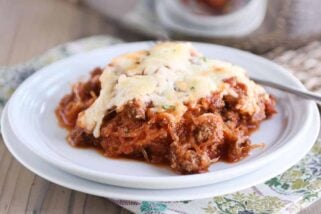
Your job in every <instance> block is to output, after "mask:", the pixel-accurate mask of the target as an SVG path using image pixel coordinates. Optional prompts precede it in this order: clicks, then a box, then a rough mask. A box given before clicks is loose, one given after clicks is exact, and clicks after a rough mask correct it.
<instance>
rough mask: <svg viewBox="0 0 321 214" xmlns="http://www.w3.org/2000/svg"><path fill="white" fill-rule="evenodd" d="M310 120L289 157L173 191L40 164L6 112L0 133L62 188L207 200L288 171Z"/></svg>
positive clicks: (307, 143)
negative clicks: (86, 176) (78, 174)
mask: <svg viewBox="0 0 321 214" xmlns="http://www.w3.org/2000/svg"><path fill="white" fill-rule="evenodd" d="M313 118H314V119H313V122H314V124H315V126H314V127H312V129H311V130H310V131H309V132H308V133H307V135H306V136H303V138H302V139H301V143H300V144H298V145H297V146H296V147H294V148H292V149H291V150H290V151H289V153H288V154H291V155H287V156H286V158H285V157H280V158H279V159H276V160H274V161H272V162H271V163H270V164H269V165H267V166H265V167H262V168H261V169H258V170H256V171H255V172H253V173H251V174H247V175H244V176H240V177H238V178H235V179H232V180H229V181H225V182H221V183H216V184H212V185H207V186H202V187H194V188H186V189H174V190H148V189H146V190H143V189H132V188H122V187H116V186H110V185H105V184H101V183H97V182H93V181H89V180H86V179H82V178H80V177H76V176H73V175H71V174H68V173H66V172H64V171H62V170H59V169H57V168H56V167H54V166H52V165H51V164H48V163H46V162H44V161H42V159H40V158H39V157H38V156H36V155H35V154H34V153H33V152H31V151H30V150H29V149H28V148H27V147H25V146H24V144H23V143H22V142H20V141H19V140H18V139H17V138H16V137H15V135H14V134H13V132H12V130H11V129H10V126H9V124H8V120H7V110H6V109H5V110H4V111H3V117H2V121H1V128H2V130H1V132H2V134H3V138H4V142H5V144H6V146H7V148H8V149H9V151H10V152H11V153H12V154H13V156H14V157H15V158H16V159H17V160H18V161H19V162H20V163H21V164H23V165H24V166H25V167H26V168H28V169H29V170H31V171H32V172H34V173H36V174H37V175H39V176H41V177H43V178H45V179H47V180H49V181H51V182H54V183H56V184H59V185H61V186H64V187H67V188H71V189H74V190H77V191H81V192H85V193H89V194H93V195H98V196H103V197H110V198H117V199H124V200H148V201H183V200H196V199H202V198H209V197H213V196H217V195H224V194H228V193H232V192H235V191H239V190H242V189H245V188H248V187H251V186H254V185H257V184H259V183H263V182H264V181H266V180H268V179H270V178H272V177H274V176H276V175H278V174H280V173H281V172H283V171H285V170H287V169H288V168H290V167H291V166H292V165H294V164H296V163H297V162H298V161H299V160H300V159H301V158H302V157H303V155H304V154H306V153H307V152H308V151H309V150H310V149H311V147H312V145H313V143H314V142H315V140H316V138H317V135H316V133H317V132H318V130H319V126H320V119H319V118H320V116H319V113H318V110H317V108H314V109H313Z"/></svg>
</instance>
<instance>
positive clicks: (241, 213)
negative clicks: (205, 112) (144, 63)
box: [0, 36, 321, 214]
mask: <svg viewBox="0 0 321 214" xmlns="http://www.w3.org/2000/svg"><path fill="white" fill-rule="evenodd" d="M121 42H122V41H121V40H118V39H116V38H112V37H109V36H94V37H90V38H86V39H81V40H77V41H74V42H70V43H67V44H64V45H61V46H58V47H56V48H54V49H51V50H49V51H48V52H46V53H45V54H43V55H42V56H40V57H38V58H34V59H32V60H31V61H29V62H27V63H24V64H21V65H17V66H12V67H0V112H1V110H2V108H3V107H4V104H5V103H6V101H7V100H8V98H9V97H10V95H11V94H12V92H13V91H14V90H15V88H16V87H17V86H18V85H19V84H20V83H21V82H22V81H23V80H24V79H26V78H27V77H28V76H29V75H31V74H32V73H34V72H35V71H37V70H38V69H40V68H41V67H43V66H45V65H47V64H50V63H52V62H54V61H57V60H59V59H62V58H65V57H68V56H70V55H73V54H76V53H80V52H85V51H89V50H92V49H95V48H99V47H104V46H109V45H112V44H116V43H121ZM320 143H321V141H320V140H318V141H317V142H316V143H315V145H314V147H313V149H312V150H311V151H310V152H309V154H307V155H306V156H305V158H304V159H303V160H301V161H300V162H299V163H298V164H297V165H295V166H293V167H292V168H291V169H289V170H288V171H286V172H284V173H283V174H281V175H279V176H277V177H274V178H272V179H270V180H268V181H266V182H265V183H262V184H260V185H257V186H253V187H251V188H248V189H245V190H242V191H239V192H235V193H232V194H227V195H222V196H217V197H212V198H207V199H202V200H194V201H177V202H149V201H126V200H116V199H111V200H112V201H113V202H115V203H117V204H118V205H120V206H122V207H124V208H126V209H128V210H130V211H132V212H134V213H145V214H147V213H148V214H154V213H155V214H156V213H157V214H170V213H171V214H172V213H178V214H184V213H222V214H223V213H230V214H234V213H235V214H256V213H296V212H298V211H299V210H301V209H303V208H305V207H307V206H309V205H310V204H311V203H313V202H314V201H316V200H317V199H319V198H321V145H320Z"/></svg>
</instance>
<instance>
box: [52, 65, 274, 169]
mask: <svg viewBox="0 0 321 214" xmlns="http://www.w3.org/2000/svg"><path fill="white" fill-rule="evenodd" d="M101 72H102V71H101V70H100V69H95V70H94V71H93V72H92V74H91V78H90V80H88V81H87V82H80V83H77V84H76V85H74V87H73V91H72V93H70V94H68V95H66V96H65V97H64V98H63V99H62V100H61V102H60V104H59V106H58V108H57V109H56V114H57V117H58V120H59V122H60V123H61V124H62V125H63V126H64V127H65V128H67V129H68V130H69V134H68V138H67V139H68V141H69V143H70V144H71V145H73V146H81V147H88V146H92V147H94V148H98V149H100V150H101V151H103V153H104V154H105V155H106V156H108V157H125V158H131V159H139V160H143V161H146V162H149V163H162V164H166V165H168V166H170V167H171V168H172V169H173V170H175V171H177V172H179V173H182V174H191V173H201V172H206V171H207V170H208V168H209V167H210V165H211V164H212V163H214V162H217V161H219V160H224V161H228V162H236V161H239V160H241V159H243V158H244V157H246V156H247V155H248V154H249V152H250V150H251V148H252V146H251V142H250V140H249V135H250V133H251V131H253V130H255V129H256V128H257V127H258V126H259V124H260V122H261V121H262V120H264V119H266V118H268V117H270V116H271V115H273V114H274V113H275V100H274V99H273V98H270V99H269V100H267V99H264V98H263V97H261V98H260V99H259V101H258V102H259V103H258V106H259V109H260V111H259V112H257V113H256V114H255V115H253V116H250V115H247V114H243V113H242V112H240V111H239V110H238V109H237V108H236V105H237V103H238V102H239V98H236V97H233V96H224V97H221V96H220V95H219V94H217V93H213V94H212V96H209V97H206V98H201V99H200V100H199V101H198V103H197V104H196V105H191V104H189V103H186V107H187V111H186V112H185V113H184V115H183V116H182V118H181V119H180V120H179V121H173V115H172V114H171V112H170V111H171V110H170V109H169V110H166V111H164V112H155V111H154V110H152V108H153V106H152V104H151V103H149V104H146V103H144V102H142V101H140V100H131V101H129V102H128V103H127V104H126V105H124V106H123V107H122V108H121V109H112V110H110V111H109V112H108V113H107V114H106V116H105V117H104V119H103V124H102V126H101V130H100V137H99V138H94V137H93V135H92V134H91V133H86V132H85V131H84V130H83V129H81V128H80V127H78V126H77V124H76V120H77V117H78V114H79V113H80V112H82V111H83V110H85V109H86V108H88V107H89V106H90V105H91V104H92V103H93V102H94V101H95V99H96V98H97V97H98V95H99V91H100V83H99V76H100V74H101ZM226 82H227V83H228V84H230V85H231V87H233V88H234V90H235V91H236V93H237V94H238V95H239V96H240V97H242V96H244V95H245V94H246V90H247V88H246V86H245V85H244V84H240V83H238V82H237V81H236V79H235V78H230V79H227V80H226Z"/></svg>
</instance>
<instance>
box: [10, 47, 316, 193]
mask: <svg viewBox="0 0 321 214" xmlns="http://www.w3.org/2000/svg"><path fill="white" fill-rule="evenodd" d="M193 44H194V46H196V48H197V49H198V50H200V51H201V52H203V53H204V54H205V55H206V56H208V57H211V58H219V59H224V60H228V61H231V62H233V63H236V64H239V65H241V66H243V67H245V68H246V69H247V70H248V71H249V73H250V74H251V75H253V76H260V77H261V78H263V79H267V80H273V81H279V82H282V83H283V84H288V85H291V86H294V87H298V88H303V86H302V85H301V83H299V81H298V80H297V79H295V78H294V77H293V76H291V74H289V72H287V71H286V70H284V69H282V68H281V67H279V66H277V65H276V64H274V63H272V62H270V61H268V60H266V59H263V58H261V57H258V56H255V55H252V54H249V53H246V52H243V51H239V50H236V49H232V48H227V47H223V46H216V45H209V44H205V43H193ZM150 45H151V42H140V43H129V44H122V45H116V46H113V47H108V48H103V49H100V50H95V51H92V52H89V53H85V54H79V55H77V56H73V57H70V58H68V59H65V60H61V61H59V62H57V63H54V64H52V65H49V66H47V67H45V68H43V69H41V70H40V71H38V72H37V73H36V74H34V75H32V76H31V77H30V78H28V79H27V80H26V81H25V82H24V83H23V84H22V85H21V86H20V87H19V88H18V89H17V90H16V92H15V93H14V95H13V96H12V98H11V99H10V102H9V106H8V107H9V108H8V117H9V122H10V124H11V127H14V131H15V134H16V135H17V137H18V138H19V140H20V141H21V142H22V143H23V144H24V145H25V146H27V147H28V148H30V149H31V150H32V151H33V152H34V153H35V154H37V155H38V156H39V157H41V158H42V159H43V160H45V161H48V163H51V164H53V165H54V166H56V167H58V168H60V169H62V170H64V171H66V172H69V173H71V174H73V175H77V176H80V177H83V178H87V179H90V180H93V181H98V182H101V183H105V184H112V185H118V186H124V187H133V188H144V189H145V188H151V189H166V188H168V189H169V188H185V187H192V186H200V185H206V184H211V183H215V182H221V181H224V180H228V179H232V178H235V177H238V176H240V175H244V174H246V173H249V172H251V171H253V170H256V169H259V168H260V167H263V166H264V165H265V164H268V163H269V162H270V161H272V160H274V159H276V158H278V157H280V156H282V155H285V154H287V152H288V151H289V150H290V148H292V147H295V146H296V145H297V144H298V143H300V142H299V140H298V139H299V137H300V136H301V135H305V134H306V133H307V131H308V130H309V129H311V128H312V127H313V126H314V124H313V122H312V119H313V118H312V113H313V111H312V110H313V107H314V106H315V104H314V103H313V102H311V101H306V100H302V99H298V98H297V97H295V96H289V95H288V94H284V93H282V92H280V91H273V94H274V95H275V96H276V97H277V100H278V114H277V115H275V116H274V117H273V118H272V119H271V120H268V121H266V122H264V123H263V124H262V126H261V127H260V129H259V130H258V131H257V132H256V133H255V134H254V135H253V136H252V141H253V143H262V142H264V143H265V145H266V146H265V148H264V149H256V150H254V151H253V152H252V154H251V155H250V156H249V157H247V158H245V159H244V160H242V161H240V162H238V163H235V164H227V163H218V164H214V165H212V166H211V167H210V171H209V172H208V173H203V174H197V175H184V176H183V175H177V174H175V173H174V172H172V171H171V170H168V169H166V168H159V167H156V166H153V165H150V164H147V163H143V162H137V161H126V160H115V159H109V158H106V157H103V156H102V155H98V154H97V152H96V151H94V150H86V149H75V148H73V147H71V146H70V145H69V144H68V143H67V142H66V140H65V137H66V131H65V130H64V129H62V128H61V127H59V126H58V123H57V119H56V117H55V114H54V109H55V108H56V106H57V105H58V102H59V100H60V99H61V97H62V96H63V95H65V94H66V93H67V92H69V91H70V85H71V83H75V82H77V81H78V80H79V79H80V78H81V77H84V76H87V75H88V71H89V70H90V69H92V68H94V67H96V66H104V65H105V64H106V63H107V62H108V61H109V60H110V59H111V58H113V57H114V56H117V55H119V54H122V53H127V52H131V51H136V50H140V49H146V48H149V47H150ZM298 112H300V114H298Z"/></svg>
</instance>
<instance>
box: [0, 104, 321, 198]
mask: <svg viewBox="0 0 321 214" xmlns="http://www.w3.org/2000/svg"><path fill="white" fill-rule="evenodd" d="M314 114H315V116H316V117H315V118H316V122H317V126H316V127H315V129H316V130H315V132H314V131H312V132H314V136H310V137H311V138H313V139H314V140H311V142H312V143H310V144H309V146H308V147H305V146H303V150H304V149H306V152H305V151H304V152H303V153H302V154H301V156H300V157H299V158H296V160H294V161H292V163H291V164H289V166H287V167H283V168H282V167H275V169H277V170H276V171H278V172H274V173H272V174H271V173H270V174H269V175H270V176H267V177H265V178H264V179H263V178H262V176H261V177H259V179H257V180H256V182H252V183H251V184H248V185H247V186H246V185H244V186H242V187H240V185H235V186H233V190H231V189H230V190H229V191H226V192H223V193H221V194H210V193H208V192H207V191H203V192H204V194H203V195H201V194H192V195H184V194H169V195H168V196H166V197H165V196H158V195H157V194H158V191H155V190H152V189H146V190H143V191H150V192H152V194H150V195H146V194H145V193H146V192H145V193H140V194H137V192H136V193H129V192H128V191H123V192H122V191H120V192H121V193H119V190H121V189H122V190H128V189H132V188H124V187H118V186H111V185H107V184H100V183H98V184H99V185H101V187H107V188H108V187H110V188H112V189H113V188H114V189H115V188H116V190H117V189H118V193H115V192H113V191H112V189H111V191H110V190H109V191H106V190H103V189H102V188H96V190H93V189H92V188H90V187H88V185H87V186H81V185H79V184H78V185H77V184H76V183H77V182H78V183H79V181H80V182H81V181H82V180H83V181H87V182H89V184H95V183H97V182H94V181H90V180H86V179H84V178H80V177H77V176H74V175H71V174H69V173H67V172H64V171H62V170H60V169H57V168H56V167H54V166H52V165H51V164H49V163H46V162H43V163H45V165H48V166H50V167H53V168H54V169H56V170H58V172H60V171H61V173H63V174H67V175H68V176H72V178H74V179H76V182H68V181H66V180H65V179H61V178H59V176H58V177H57V176H56V174H55V173H53V174H54V176H52V175H51V176H50V175H48V170H43V171H44V172H42V173H41V172H39V169H37V167H35V166H33V165H32V164H30V163H27V162H26V161H25V160H24V159H23V158H22V157H21V155H19V154H17V152H16V150H15V149H14V148H13V147H12V143H9V140H8V136H7V134H8V133H6V131H4V130H5V127H6V126H7V125H8V123H9V122H8V121H7V123H6V119H7V105H6V107H5V108H4V110H3V112H2V117H1V121H0V122H1V133H3V139H4V144H5V145H6V147H7V149H8V150H9V151H10V153H11V154H12V155H13V156H14V158H15V159H16V160H18V162H20V163H21V164H22V165H23V166H24V167H26V168H27V169H28V170H30V171H31V172H33V173H35V174H36V175H38V176H40V177H42V178H44V179H46V180H48V181H50V182H53V183H55V184H58V185H61V186H63V187H66V188H69V189H73V190H76V191H80V192H84V193H87V194H92V195H96V196H101V197H111V198H117V199H122V200H140V201H142V200H148V201H183V200H198V199H205V198H210V197H214V196H218V195H224V194H229V193H232V192H236V191H240V190H243V189H246V188H249V187H252V186H255V185H258V184H261V183H263V182H265V181H266V180H268V179H271V178H273V177H275V176H277V175H278V174H281V173H282V172H284V171H286V170H287V169H289V168H290V167H292V166H293V165H295V164H296V163H297V162H299V161H300V160H301V159H302V158H303V157H304V156H305V155H306V154H307V153H308V152H309V151H310V150H311V148H312V146H313V145H314V143H316V139H317V138H318V131H317V130H320V113H319V111H318V108H317V107H316V106H315V107H314ZM9 128H10V129H11V127H10V126H9ZM11 131H12V130H11ZM12 133H13V132H12ZM13 134H14V133H13ZM16 140H17V141H19V140H18V139H17V138H16ZM23 146H24V145H23ZM24 147H25V148H26V149H27V150H28V152H29V153H30V154H32V155H34V158H36V159H37V158H38V159H39V160H41V158H39V157H38V156H37V155H36V154H34V153H33V152H32V151H31V150H30V149H29V148H28V147H26V146H24ZM293 149H294V148H293ZM298 151H301V150H300V149H298ZM280 159H281V158H280ZM276 162H277V160H276ZM265 167H267V166H265ZM259 170H262V169H259ZM49 172H50V171H49ZM254 173H257V172H254ZM55 176H56V178H54V177H55ZM244 176H249V174H246V175H243V177H244ZM235 180H238V181H239V179H238V178H235ZM228 182H229V181H228ZM236 183H237V184H238V182H236ZM212 185H219V183H216V184H211V185H208V186H212ZM229 186H231V185H229ZM205 187H206V186H205ZM198 188H204V186H200V187H192V188H191V189H198ZM187 189H190V188H187ZM134 190H135V191H140V190H139V189H134ZM182 190H184V189H179V190H178V191H182ZM160 191H168V190H166V189H162V190H160ZM174 191H177V190H175V189H174ZM203 192H202V193H203ZM185 194H186V193H185Z"/></svg>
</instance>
